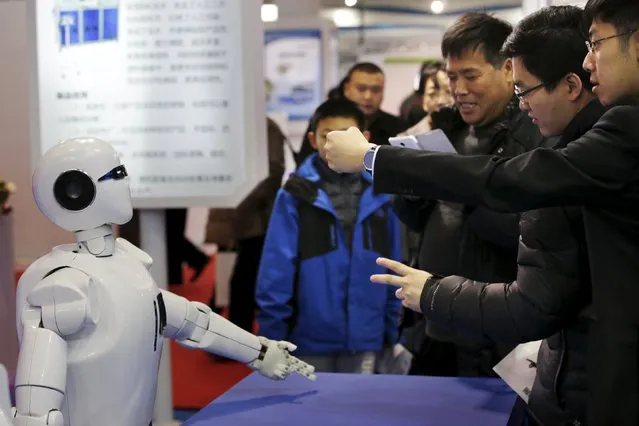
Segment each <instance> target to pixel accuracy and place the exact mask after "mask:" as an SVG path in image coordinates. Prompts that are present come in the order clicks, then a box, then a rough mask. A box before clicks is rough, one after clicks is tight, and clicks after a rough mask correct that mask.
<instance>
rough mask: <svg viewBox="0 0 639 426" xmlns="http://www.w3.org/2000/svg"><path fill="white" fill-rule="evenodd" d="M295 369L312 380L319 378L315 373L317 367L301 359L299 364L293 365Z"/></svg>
mask: <svg viewBox="0 0 639 426" xmlns="http://www.w3.org/2000/svg"><path fill="white" fill-rule="evenodd" d="M293 369H294V370H295V371H296V372H297V373H298V374H299V375H301V376H304V377H306V378H307V379H309V380H311V381H315V380H316V379H317V376H316V375H315V374H314V373H315V367H313V366H312V365H309V364H307V363H305V362H302V361H299V363H298V364H296V365H294V366H293Z"/></svg>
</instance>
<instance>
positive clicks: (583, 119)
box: [555, 100, 606, 149]
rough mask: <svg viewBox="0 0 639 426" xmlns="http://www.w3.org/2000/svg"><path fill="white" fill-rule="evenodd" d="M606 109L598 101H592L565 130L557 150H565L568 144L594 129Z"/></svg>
mask: <svg viewBox="0 0 639 426" xmlns="http://www.w3.org/2000/svg"><path fill="white" fill-rule="evenodd" d="M605 110H606V108H605V107H604V106H603V105H601V103H600V102H599V101H598V100H593V101H591V102H590V103H589V104H588V105H586V106H585V107H583V108H582V109H581V111H579V112H578V113H577V114H576V115H575V116H574V117H573V119H572V120H571V121H570V123H569V124H568V127H566V130H564V132H563V134H562V135H561V139H560V140H559V143H558V144H557V145H556V146H555V149H560V148H564V147H565V146H566V145H568V143H570V142H572V141H574V140H575V139H577V138H579V137H581V136H582V135H583V134H584V133H586V132H587V131H588V130H590V129H591V128H592V126H594V125H595V123H596V122H597V121H598V120H599V117H601V116H602V115H603V113H604V111H605Z"/></svg>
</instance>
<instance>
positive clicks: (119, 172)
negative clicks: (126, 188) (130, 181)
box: [98, 165, 128, 182]
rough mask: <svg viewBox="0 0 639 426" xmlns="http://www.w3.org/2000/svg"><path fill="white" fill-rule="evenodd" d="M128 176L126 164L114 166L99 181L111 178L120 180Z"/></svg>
mask: <svg viewBox="0 0 639 426" xmlns="http://www.w3.org/2000/svg"><path fill="white" fill-rule="evenodd" d="M127 176H128V174H127V172H126V168H125V167H124V165H120V166H118V167H116V168H114V169H113V170H111V171H110V172H108V173H107V174H105V175H104V176H102V177H101V178H100V179H98V182H102V181H105V180H111V179H113V180H120V179H124V178H125V177H127Z"/></svg>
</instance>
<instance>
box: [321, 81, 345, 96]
mask: <svg viewBox="0 0 639 426" xmlns="http://www.w3.org/2000/svg"><path fill="white" fill-rule="evenodd" d="M345 85H346V77H344V78H343V79H342V80H341V81H340V82H339V84H338V85H337V86H335V87H333V88H332V89H331V90H329V91H328V94H327V95H326V98H327V99H345V97H344V86H345Z"/></svg>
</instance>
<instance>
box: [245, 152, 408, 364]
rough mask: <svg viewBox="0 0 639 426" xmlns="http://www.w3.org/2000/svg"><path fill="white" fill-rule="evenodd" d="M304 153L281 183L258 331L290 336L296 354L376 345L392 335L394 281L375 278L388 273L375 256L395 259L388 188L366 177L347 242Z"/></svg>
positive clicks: (262, 277)
mask: <svg viewBox="0 0 639 426" xmlns="http://www.w3.org/2000/svg"><path fill="white" fill-rule="evenodd" d="M315 156H316V155H313V156H311V157H310V158H308V159H307V160H306V161H305V162H304V163H303V164H302V165H301V166H300V168H299V169H298V170H297V171H296V173H295V174H293V175H291V177H290V178H289V180H288V181H287V183H286V185H285V186H284V187H283V188H281V189H280V191H279V193H278V195H277V198H276V201H275V205H274V208H273V212H272V214H271V219H270V223H269V228H268V232H267V235H266V241H265V244H264V249H263V252H262V259H261V262H260V270H259V275H258V281H257V289H256V300H257V303H258V306H259V309H260V313H259V315H258V322H259V327H260V329H259V334H260V335H262V336H265V337H267V338H269V339H275V340H288V341H290V342H292V343H294V344H296V345H297V347H298V349H297V351H296V354H300V355H324V354H332V353H344V352H364V351H379V350H381V349H382V347H383V345H384V344H393V343H396V341H397V335H398V322H399V312H400V307H401V305H400V301H399V300H398V299H397V298H396V297H395V290H396V288H395V287H391V286H385V285H378V284H373V283H371V282H370V276H371V275H372V274H378V273H387V271H386V270H385V269H384V268H381V267H380V266H378V265H377V264H376V263H375V260H376V259H377V258H378V257H379V256H384V257H389V258H391V259H396V260H399V259H400V232H399V222H398V219H397V218H396V216H395V214H394V213H393V211H392V209H391V199H390V197H389V196H387V195H378V194H374V193H373V188H372V185H371V184H372V179H371V176H370V175H369V174H368V173H362V179H363V180H364V182H365V187H364V190H363V191H362V195H361V198H360V202H359V209H358V215H357V221H356V224H355V227H354V231H353V240H352V248H351V249H349V244H347V242H346V241H345V240H344V232H343V231H342V227H341V225H340V222H339V220H338V218H337V215H336V213H335V210H334V208H333V206H332V204H331V202H330V200H329V197H328V195H327V194H326V192H325V191H323V190H322V189H321V185H320V183H321V182H320V175H319V173H318V171H317V169H316V168H315V166H314V164H313V159H314V158H315Z"/></svg>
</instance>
